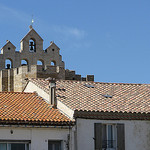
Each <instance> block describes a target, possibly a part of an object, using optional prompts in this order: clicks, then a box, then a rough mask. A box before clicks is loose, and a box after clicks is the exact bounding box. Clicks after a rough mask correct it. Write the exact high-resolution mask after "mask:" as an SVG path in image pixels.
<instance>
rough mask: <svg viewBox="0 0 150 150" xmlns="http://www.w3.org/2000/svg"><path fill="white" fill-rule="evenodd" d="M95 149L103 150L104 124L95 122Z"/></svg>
mask: <svg viewBox="0 0 150 150" xmlns="http://www.w3.org/2000/svg"><path fill="white" fill-rule="evenodd" d="M94 140H95V150H102V124H101V123H95V124H94Z"/></svg>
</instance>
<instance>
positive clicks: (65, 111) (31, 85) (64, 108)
mask: <svg viewBox="0 0 150 150" xmlns="http://www.w3.org/2000/svg"><path fill="white" fill-rule="evenodd" d="M35 91H36V92H37V93H38V95H39V96H41V97H42V98H43V99H44V100H45V101H46V102H47V103H49V94H48V93H46V92H45V91H44V90H42V89H41V88H39V87H38V86H37V85H35V84H34V83H32V82H29V83H28V84H27V86H26V88H25V89H24V92H35ZM57 108H58V109H59V110H60V111H61V112H62V113H63V114H64V115H66V116H67V117H69V118H70V119H73V114H74V111H73V110H71V109H70V108H69V107H67V106H66V105H64V104H63V103H62V102H60V101H57Z"/></svg>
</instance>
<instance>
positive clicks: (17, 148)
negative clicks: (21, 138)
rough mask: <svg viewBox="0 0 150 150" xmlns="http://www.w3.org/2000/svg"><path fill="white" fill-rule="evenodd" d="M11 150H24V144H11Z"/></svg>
mask: <svg viewBox="0 0 150 150" xmlns="http://www.w3.org/2000/svg"><path fill="white" fill-rule="evenodd" d="M11 150H25V144H21V143H13V144H11Z"/></svg>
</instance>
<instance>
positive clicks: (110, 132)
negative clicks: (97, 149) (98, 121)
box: [102, 124, 116, 149]
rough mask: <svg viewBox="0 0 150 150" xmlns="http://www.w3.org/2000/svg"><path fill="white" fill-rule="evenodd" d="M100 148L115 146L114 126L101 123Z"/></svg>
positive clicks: (112, 147)
mask: <svg viewBox="0 0 150 150" xmlns="http://www.w3.org/2000/svg"><path fill="white" fill-rule="evenodd" d="M102 148H103V149H108V148H109V149H115V148H116V126H115V125H111V124H102Z"/></svg>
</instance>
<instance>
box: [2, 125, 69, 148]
mask: <svg viewBox="0 0 150 150" xmlns="http://www.w3.org/2000/svg"><path fill="white" fill-rule="evenodd" d="M10 130H13V134H11V133H10ZM68 134H69V129H61V128H20V127H15V128H14V127H0V140H31V150H48V140H61V141H62V150H66V141H67V136H68Z"/></svg>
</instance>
